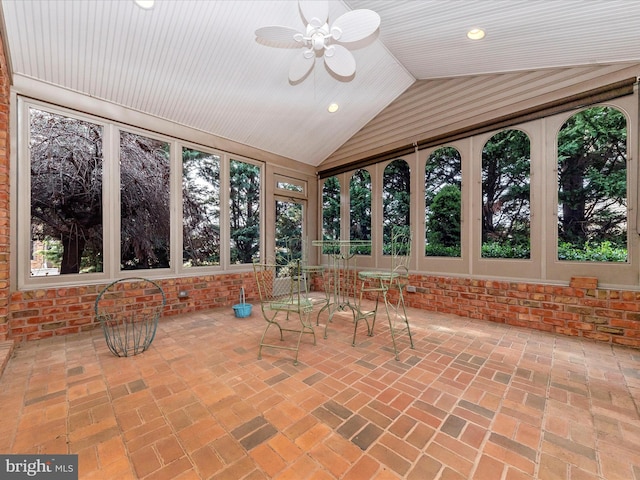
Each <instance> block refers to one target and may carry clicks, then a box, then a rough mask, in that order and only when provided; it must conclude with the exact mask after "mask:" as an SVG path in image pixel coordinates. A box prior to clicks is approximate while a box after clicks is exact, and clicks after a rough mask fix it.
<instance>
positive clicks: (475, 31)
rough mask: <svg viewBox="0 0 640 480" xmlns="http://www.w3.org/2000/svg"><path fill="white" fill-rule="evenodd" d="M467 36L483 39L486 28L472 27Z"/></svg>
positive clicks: (473, 38)
mask: <svg viewBox="0 0 640 480" xmlns="http://www.w3.org/2000/svg"><path fill="white" fill-rule="evenodd" d="M467 37H468V38H470V39H471V40H481V39H483V38H484V30H482V29H481V28H472V29H471V30H469V31H468V32H467Z"/></svg>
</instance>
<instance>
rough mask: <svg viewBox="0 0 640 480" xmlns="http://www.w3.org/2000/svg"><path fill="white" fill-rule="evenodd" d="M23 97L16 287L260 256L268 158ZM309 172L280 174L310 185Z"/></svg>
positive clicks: (213, 265)
mask: <svg viewBox="0 0 640 480" xmlns="http://www.w3.org/2000/svg"><path fill="white" fill-rule="evenodd" d="M17 104H18V110H19V112H20V115H19V119H20V121H19V129H18V149H17V152H18V153H17V156H16V158H17V169H16V172H17V173H16V177H17V178H18V179H19V181H18V183H19V188H16V189H15V190H14V192H15V191H18V192H17V193H14V194H13V198H15V200H16V201H17V207H16V212H17V215H16V217H15V220H14V221H15V226H16V231H17V235H16V236H17V239H18V242H17V244H18V248H17V255H16V259H17V261H18V262H19V263H18V268H17V269H16V270H17V271H18V274H19V277H18V282H17V284H18V287H19V288H23V287H30V286H33V285H63V284H64V285H70V284H76V283H77V282H79V281H80V280H79V279H78V276H80V275H82V280H81V281H82V282H85V283H103V282H105V281H109V280H113V279H116V278H121V277H123V276H126V275H130V273H126V272H131V271H139V272H140V275H142V274H143V273H144V275H143V276H145V277H154V276H161V275H162V276H166V275H176V274H184V273H191V274H203V273H204V272H205V271H207V269H209V271H213V270H215V271H219V270H221V269H225V268H234V269H235V266H236V265H238V266H241V268H245V269H246V268H248V267H247V266H246V265H247V264H251V262H252V261H253V260H254V259H257V258H259V255H260V249H261V238H260V235H261V229H262V219H261V215H262V204H263V198H262V195H263V191H262V190H263V189H262V182H263V178H262V177H263V170H264V168H263V165H262V163H260V162H258V161H255V160H252V159H244V158H243V159H240V158H231V157H230V155H228V154H225V153H221V152H215V151H213V150H210V151H207V149H206V148H205V147H203V148H196V147H193V146H189V145H187V144H186V143H185V144H183V142H182V141H180V140H177V139H175V138H172V137H169V136H167V135H161V134H155V133H154V134H149V135H147V134H146V132H145V131H144V130H140V129H138V130H134V129H133V128H125V127H123V126H121V125H119V124H117V123H115V122H109V121H104V120H102V119H98V118H96V117H92V116H90V115H88V114H81V113H78V112H73V111H71V110H67V109H63V108H57V107H53V106H50V105H45V104H44V103H42V102H37V101H32V100H26V99H24V98H22V97H18V102H17ZM108 139H110V140H108ZM280 177H282V176H280ZM280 177H279V178H280ZM282 178H284V177H282ZM285 180H286V179H285ZM306 182H307V180H306V178H303V179H301V178H292V179H288V180H287V181H286V184H285V183H283V184H282V185H283V189H284V190H285V191H290V192H291V195H302V194H303V193H304V192H306V185H307V183H306ZM301 189H302V192H301V191H300V190H301ZM180 213H181V214H180ZM223 220H224V223H225V225H221V223H222V222H223ZM225 242H226V243H225ZM23 245H24V248H23V247H22V246H23Z"/></svg>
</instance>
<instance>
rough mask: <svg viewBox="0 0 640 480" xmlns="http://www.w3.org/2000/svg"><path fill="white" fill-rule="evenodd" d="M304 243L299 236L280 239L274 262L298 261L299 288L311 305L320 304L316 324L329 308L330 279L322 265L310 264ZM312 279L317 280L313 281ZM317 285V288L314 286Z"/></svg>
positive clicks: (287, 263) (283, 263)
mask: <svg viewBox="0 0 640 480" xmlns="http://www.w3.org/2000/svg"><path fill="white" fill-rule="evenodd" d="M305 246H306V245H305V243H303V240H302V239H301V238H300V237H291V238H286V239H284V240H281V241H280V242H278V244H277V245H276V264H278V265H289V264H291V263H292V262H295V261H298V260H299V261H300V274H301V276H302V278H301V284H300V286H301V289H302V292H303V293H304V296H305V298H306V299H307V301H309V302H311V303H312V304H313V307H314V308H315V307H317V306H319V305H321V306H322V307H321V308H320V309H319V310H318V313H317V315H316V325H318V324H319V321H320V315H321V314H322V312H323V311H325V310H327V309H328V308H329V301H330V279H329V278H328V275H327V271H326V269H325V268H324V266H322V265H310V264H309V259H308V252H307V249H306V248H305ZM314 280H317V282H315V281H314ZM314 285H318V287H319V288H314Z"/></svg>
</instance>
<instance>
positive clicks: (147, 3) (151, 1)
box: [133, 0, 155, 10]
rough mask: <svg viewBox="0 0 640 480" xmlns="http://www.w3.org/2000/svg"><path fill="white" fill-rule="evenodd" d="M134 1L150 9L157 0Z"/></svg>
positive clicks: (141, 6)
mask: <svg viewBox="0 0 640 480" xmlns="http://www.w3.org/2000/svg"><path fill="white" fill-rule="evenodd" d="M133 1H134V2H136V5H138V6H139V7H140V8H144V9H145V10H149V9H151V8H153V4H154V1H155V0H133Z"/></svg>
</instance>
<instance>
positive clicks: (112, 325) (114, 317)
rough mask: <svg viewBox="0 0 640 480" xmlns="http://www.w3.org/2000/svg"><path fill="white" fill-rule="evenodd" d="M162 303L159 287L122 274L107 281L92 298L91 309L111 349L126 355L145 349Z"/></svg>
mask: <svg viewBox="0 0 640 480" xmlns="http://www.w3.org/2000/svg"><path fill="white" fill-rule="evenodd" d="M165 304H166V297H165V294H164V291H163V290H162V287H160V285H158V284H157V283H156V282H154V281H152V280H148V279H146V278H141V277H130V278H123V279H120V280H116V281H115V282H112V283H110V284H109V285H107V286H106V287H105V288H104V289H103V290H102V291H101V292H100V294H99V295H98V298H96V302H95V313H96V319H97V320H98V321H99V322H100V325H101V327H102V331H103V333H104V338H105V340H106V342H107V346H108V347H109V350H110V351H111V353H113V354H114V355H116V356H118V357H130V356H133V355H137V354H139V353H142V352H144V351H145V350H147V349H148V348H149V346H150V345H151V342H152V341H153V339H154V338H155V335H156V329H157V327H158V320H159V319H160V316H161V315H162V311H163V309H164V306H165Z"/></svg>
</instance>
